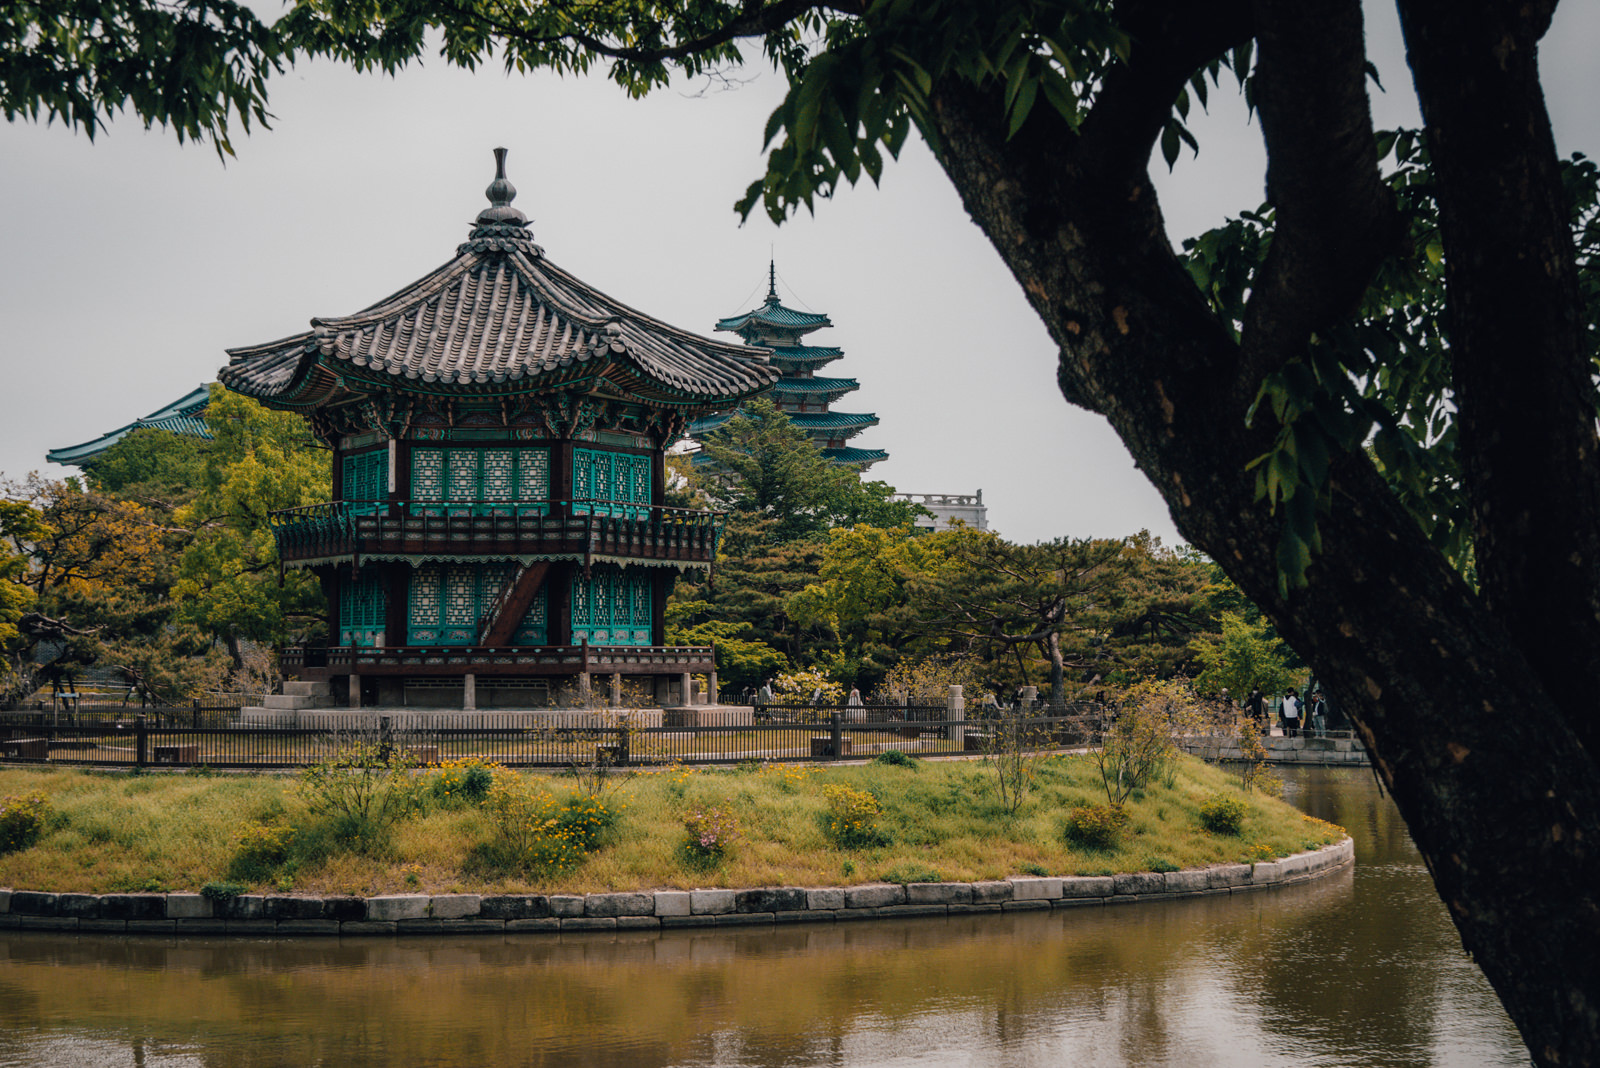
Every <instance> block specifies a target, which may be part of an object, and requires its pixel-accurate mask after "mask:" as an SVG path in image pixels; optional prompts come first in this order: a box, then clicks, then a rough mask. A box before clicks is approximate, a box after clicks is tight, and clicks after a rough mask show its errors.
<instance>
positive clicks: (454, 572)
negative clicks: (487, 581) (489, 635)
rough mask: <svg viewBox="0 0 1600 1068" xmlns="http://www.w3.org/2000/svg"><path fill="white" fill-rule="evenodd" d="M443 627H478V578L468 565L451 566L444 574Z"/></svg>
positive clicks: (473, 569) (474, 628) (474, 570)
mask: <svg viewBox="0 0 1600 1068" xmlns="http://www.w3.org/2000/svg"><path fill="white" fill-rule="evenodd" d="M444 625H445V626H446V627H449V628H452V629H454V628H460V627H470V628H472V629H473V630H476V629H477V626H478V576H477V574H476V569H475V568H473V567H472V565H470V564H451V565H450V566H449V567H447V568H446V569H445V573H444Z"/></svg>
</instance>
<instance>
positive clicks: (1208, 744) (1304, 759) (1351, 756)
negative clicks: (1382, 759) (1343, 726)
mask: <svg viewBox="0 0 1600 1068" xmlns="http://www.w3.org/2000/svg"><path fill="white" fill-rule="evenodd" d="M1261 745H1262V747H1263V748H1264V749H1266V751H1267V763H1268V764H1311V765H1322V766H1331V767H1341V768H1343V767H1357V768H1359V767H1370V766H1371V765H1372V761H1371V759H1370V758H1369V757H1368V756H1367V751H1366V749H1365V748H1364V747H1363V746H1362V744H1361V739H1360V738H1356V737H1354V736H1352V735H1350V734H1349V733H1347V732H1340V733H1339V735H1337V736H1334V737H1328V738H1306V737H1300V738H1285V737H1283V736H1282V735H1277V734H1275V735H1273V736H1272V737H1270V738H1263V739H1261ZM1178 748H1179V749H1182V750H1183V751H1184V752H1185V753H1189V754H1192V755H1193V756H1197V757H1200V758H1201V759H1202V760H1210V761H1218V760H1231V761H1241V762H1242V761H1243V760H1244V759H1245V756H1244V752H1243V751H1242V750H1241V749H1240V748H1239V738H1238V736H1237V735H1231V734H1207V735H1193V736H1189V737H1185V738H1179V739H1178Z"/></svg>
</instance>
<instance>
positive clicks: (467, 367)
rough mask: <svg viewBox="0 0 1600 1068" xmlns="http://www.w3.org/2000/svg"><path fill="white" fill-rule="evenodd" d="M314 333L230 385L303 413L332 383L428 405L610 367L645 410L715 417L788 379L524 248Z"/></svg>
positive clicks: (465, 266)
mask: <svg viewBox="0 0 1600 1068" xmlns="http://www.w3.org/2000/svg"><path fill="white" fill-rule="evenodd" d="M531 247H532V246H529V248H530V249H531ZM447 313H448V314H447ZM534 317H537V320H538V322H537V324H535V325H534V326H530V320H531V319H532V318H534ZM446 320H448V321H446ZM312 324H313V329H312V330H310V331H307V332H304V333H300V334H295V335H292V336H290V337H286V338H282V339H279V340H278V341H274V342H269V343H267V344H265V345H256V346H249V347H243V348H236V349H230V350H228V355H229V357H230V363H229V365H228V367H226V368H224V369H223V371H222V374H221V379H222V381H223V383H224V384H225V385H227V386H228V387H229V388H231V389H235V390H238V391H239V392H242V393H246V394H248V395H250V396H253V397H256V398H258V399H261V400H263V401H268V402H275V403H276V404H277V405H281V406H290V407H300V406H305V405H308V404H318V403H327V402H329V401H330V400H332V399H334V398H333V395H332V394H329V393H328V392H327V387H328V382H327V379H328V377H329V375H331V376H332V378H333V379H335V380H338V379H342V378H345V377H350V378H353V379H359V380H361V381H364V382H366V383H368V384H370V385H372V386H376V387H378V388H383V389H400V390H410V391H417V392H423V393H451V394H463V393H465V394H471V393H506V392H511V393H525V392H543V391H546V390H551V389H559V388H562V387H564V386H565V385H567V384H568V383H569V382H570V381H575V380H582V379H585V378H592V377H598V375H597V374H595V372H594V371H592V370H591V369H589V368H588V367H587V366H586V365H590V364H604V365H607V366H608V367H612V368H616V369H617V370H616V372H615V373H614V374H611V375H609V376H608V377H611V378H612V380H613V381H614V382H617V383H618V384H625V385H624V388H625V389H627V391H629V392H631V393H633V394H635V395H637V396H638V397H639V398H640V399H641V400H655V401H657V402H660V403H667V404H671V405H673V406H685V405H687V406H700V407H719V406H723V405H726V404H730V403H734V402H737V401H738V400H740V399H743V398H745V397H748V396H753V395H754V394H756V393H759V392H761V391H763V390H765V389H767V388H769V387H770V386H771V385H772V384H773V383H775V382H776V381H777V380H778V378H779V377H780V371H779V369H778V368H776V367H773V366H772V365H771V363H770V361H769V358H768V355H767V351H766V350H765V349H764V348H760V347H752V346H747V345H739V344H734V343H729V342H721V341H714V340H712V339H710V338H703V337H700V336H698V335H696V334H691V333H689V332H688V331H686V330H681V329H679V328H677V327H674V326H672V325H670V324H668V323H665V322H662V321H661V320H659V319H656V318H654V317H652V316H649V315H646V314H644V313H643V312H639V311H638V310H636V309H634V308H631V307H629V306H628V305H625V304H622V303H621V302H620V301H616V300H613V299H612V298H610V297H608V296H606V295H605V294H603V293H600V292H599V291H597V290H595V289H593V288H592V287H590V286H588V285H586V284H584V283H583V282H581V281H579V280H578V279H576V278H574V277H573V276H571V275H569V274H567V273H566V272H565V271H562V270H561V269H560V268H558V267H556V266H555V265H554V264H551V263H550V262H549V261H548V260H545V259H543V257H542V256H540V255H538V254H537V253H536V252H531V251H527V250H522V249H513V250H512V251H495V252H479V251H467V252H464V253H463V254H462V255H460V256H458V257H457V258H456V259H454V260H452V261H451V262H450V263H448V264H446V265H445V266H443V267H441V268H440V269H438V270H436V271H434V272H433V273H432V274H430V275H429V276H428V277H426V278H424V279H422V280H420V281H418V282H416V283H414V284H412V285H411V286H408V287H406V288H405V289H403V290H400V291H399V292H398V293H395V294H393V295H391V296H390V297H387V298H385V299H384V300H382V301H380V302H378V303H377V304H374V305H372V306H371V307H369V308H367V309H365V310H363V311H361V312H358V313H356V314H355V315H351V316H345V317H342V318H323V319H314V320H312ZM424 357H426V359H424ZM319 366H320V367H322V368H325V370H326V372H327V374H319V373H318V371H317V368H318V367H319ZM575 369H576V370H575Z"/></svg>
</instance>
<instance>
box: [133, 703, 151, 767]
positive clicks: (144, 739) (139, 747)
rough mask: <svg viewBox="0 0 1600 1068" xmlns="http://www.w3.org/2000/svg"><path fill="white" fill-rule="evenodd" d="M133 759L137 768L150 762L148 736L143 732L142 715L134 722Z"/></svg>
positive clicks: (141, 713)
mask: <svg viewBox="0 0 1600 1068" xmlns="http://www.w3.org/2000/svg"><path fill="white" fill-rule="evenodd" d="M133 731H134V758H133V762H134V764H135V765H136V766H137V767H141V768H142V767H144V766H145V764H146V763H148V762H149V760H150V750H149V748H148V746H149V744H150V739H149V736H148V735H146V734H145V732H144V713H143V712H140V713H139V718H138V719H136V720H134V727H133Z"/></svg>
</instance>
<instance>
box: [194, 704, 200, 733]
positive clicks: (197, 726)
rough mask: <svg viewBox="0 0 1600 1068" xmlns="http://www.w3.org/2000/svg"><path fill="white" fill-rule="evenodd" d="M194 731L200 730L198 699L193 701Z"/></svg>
mask: <svg viewBox="0 0 1600 1068" xmlns="http://www.w3.org/2000/svg"><path fill="white" fill-rule="evenodd" d="M194 729H195V730H199V729H200V698H198V697H196V698H195V699H194Z"/></svg>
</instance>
